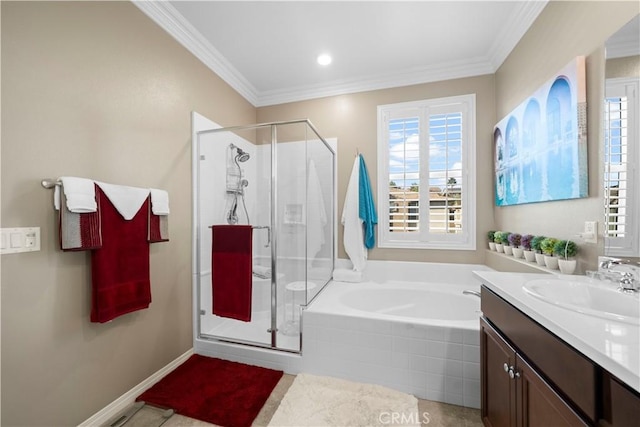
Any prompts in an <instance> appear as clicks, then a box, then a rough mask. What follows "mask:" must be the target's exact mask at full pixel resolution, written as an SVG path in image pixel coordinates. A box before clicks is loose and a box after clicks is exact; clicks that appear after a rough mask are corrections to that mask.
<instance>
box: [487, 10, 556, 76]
mask: <svg viewBox="0 0 640 427" xmlns="http://www.w3.org/2000/svg"><path fill="white" fill-rule="evenodd" d="M547 3H548V1H547V0H536V1H527V2H522V3H521V4H520V8H519V9H518V11H517V12H516V13H515V14H514V16H512V17H510V19H509V21H508V22H507V23H506V25H504V26H503V27H502V30H501V31H500V34H499V35H498V37H496V40H495V42H494V43H493V45H492V46H491V48H490V49H489V57H490V58H491V64H492V65H493V69H494V71H495V70H497V69H498V68H499V67H500V66H501V65H502V63H503V62H504V61H505V59H507V56H509V54H510V53H511V51H512V50H513V49H514V48H515V47H516V45H517V44H518V43H519V42H520V39H522V36H524V35H525V34H526V32H527V31H528V30H529V27H531V25H532V24H533V22H534V21H535V20H536V19H537V18H538V15H540V12H542V10H543V9H544V8H545V7H546V6H547Z"/></svg>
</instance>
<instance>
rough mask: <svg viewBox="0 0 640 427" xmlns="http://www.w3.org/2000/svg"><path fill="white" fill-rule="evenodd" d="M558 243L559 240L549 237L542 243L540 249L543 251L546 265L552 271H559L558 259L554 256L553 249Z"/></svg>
mask: <svg viewBox="0 0 640 427" xmlns="http://www.w3.org/2000/svg"><path fill="white" fill-rule="evenodd" d="M557 242H558V239H556V238H554V237H547V238H546V239H544V240H543V241H542V242H540V249H542V253H543V254H544V265H546V266H547V268H550V269H552V270H557V269H558V258H556V257H554V256H553V247H554V246H555V244H556V243H557Z"/></svg>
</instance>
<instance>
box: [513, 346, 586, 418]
mask: <svg viewBox="0 0 640 427" xmlns="http://www.w3.org/2000/svg"><path fill="white" fill-rule="evenodd" d="M515 376H516V381H517V383H518V388H517V392H516V393H517V408H518V416H517V426H518V427H556V426H557V427H561V426H562V427H564V426H586V425H587V424H586V423H585V422H583V421H582V419H581V418H580V417H579V416H578V415H577V414H576V413H575V412H574V411H573V410H572V409H571V407H569V406H568V405H567V404H566V403H565V402H564V401H563V400H562V398H560V396H558V395H557V394H556V392H555V391H553V389H552V388H551V387H550V386H549V385H548V384H547V383H546V382H545V381H544V380H543V379H542V378H541V377H540V376H539V375H538V374H537V373H536V372H535V371H534V370H533V369H532V368H531V367H530V366H529V365H528V364H527V362H525V361H524V360H523V359H522V358H521V357H520V356H519V355H516V371H515Z"/></svg>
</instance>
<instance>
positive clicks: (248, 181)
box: [194, 121, 335, 352]
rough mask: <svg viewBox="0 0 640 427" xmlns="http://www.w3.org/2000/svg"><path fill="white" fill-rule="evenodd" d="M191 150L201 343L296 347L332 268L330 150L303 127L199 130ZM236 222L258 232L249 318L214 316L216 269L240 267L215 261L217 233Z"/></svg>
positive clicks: (303, 123) (297, 124)
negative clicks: (305, 316)
mask: <svg viewBox="0 0 640 427" xmlns="http://www.w3.org/2000/svg"><path fill="white" fill-rule="evenodd" d="M195 149H197V150H198V152H197V156H196V157H194V158H197V159H198V160H197V164H196V165H194V166H195V167H194V172H195V173H196V178H197V179H196V181H195V184H196V188H197V191H196V193H195V194H194V195H195V198H196V202H195V211H196V216H197V224H198V231H197V232H196V237H195V238H196V241H197V242H196V247H197V252H198V253H197V256H196V259H197V264H198V265H197V266H196V267H195V268H196V271H197V275H196V276H197V277H196V278H195V279H194V280H196V282H197V291H196V292H197V305H198V307H199V312H198V316H197V330H198V338H202V339H210V340H217V341H229V342H234V343H244V344H249V345H253V346H260V347H267V348H275V349H279V350H285V351H292V352H298V351H300V344H301V330H302V325H301V310H302V309H303V308H304V307H305V306H306V305H307V304H308V302H309V301H310V300H311V299H312V298H313V297H314V296H315V295H316V294H317V293H318V292H319V291H320V290H321V289H322V287H323V286H325V285H326V284H327V283H328V281H329V280H330V278H331V272H332V270H333V259H334V240H333V239H334V238H333V236H334V234H335V233H334V215H333V211H334V206H333V200H334V193H333V188H334V167H335V166H334V153H333V151H332V150H331V149H329V148H328V145H327V143H326V142H325V141H324V140H323V139H322V138H320V136H319V135H317V133H316V132H315V129H313V128H312V127H311V126H310V125H309V123H308V122H307V121H296V122H288V123H276V124H264V125H255V126H251V127H237V128H225V129H211V130H206V131H201V132H198V141H197V144H196V145H195ZM238 225H242V226H247V225H250V226H251V227H252V233H253V236H252V241H251V245H252V252H251V265H252V280H251V300H250V301H249V302H250V305H251V310H250V312H251V315H250V319H248V321H247V319H244V320H236V319H233V318H229V317H225V316H219V315H216V314H215V313H214V301H213V298H214V291H213V289H214V286H216V284H215V283H213V277H214V272H215V271H216V270H214V269H215V268H222V269H224V268H226V267H229V268H234V267H233V266H221V265H218V264H217V263H213V262H212V250H213V248H212V243H213V239H212V229H211V227H212V226H225V227H228V226H238ZM217 229H218V228H217ZM223 271H224V270H223ZM217 272H218V273H220V270H217ZM216 277H218V276H217V274H216ZM218 285H219V282H218ZM217 289H218V293H216V295H218V296H220V295H221V294H220V292H219V290H220V288H217Z"/></svg>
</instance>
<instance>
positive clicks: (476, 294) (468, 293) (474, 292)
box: [462, 289, 480, 298]
mask: <svg viewBox="0 0 640 427" xmlns="http://www.w3.org/2000/svg"><path fill="white" fill-rule="evenodd" d="M462 294H463V295H475V296H477V297H478V298H480V292H478V291H471V290H469V289H465V290H464V291H462Z"/></svg>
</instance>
